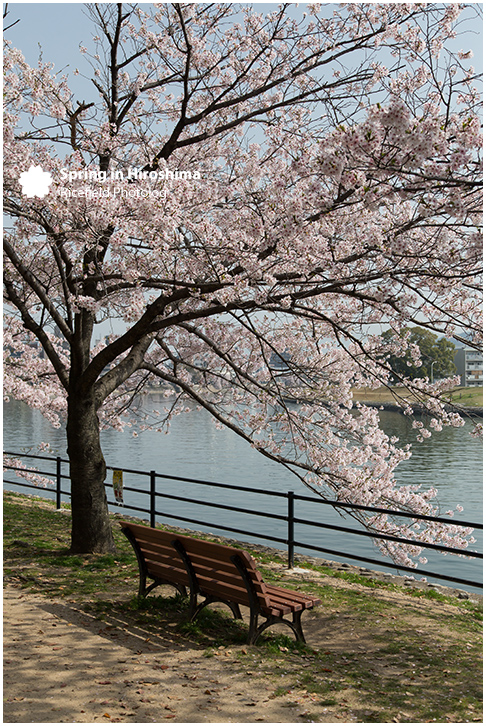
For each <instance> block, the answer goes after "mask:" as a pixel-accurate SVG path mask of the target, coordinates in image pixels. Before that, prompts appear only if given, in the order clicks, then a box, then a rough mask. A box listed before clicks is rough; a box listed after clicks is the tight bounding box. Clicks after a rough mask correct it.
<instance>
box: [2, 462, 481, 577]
mask: <svg viewBox="0 0 486 726" xmlns="http://www.w3.org/2000/svg"><path fill="white" fill-rule="evenodd" d="M5 456H10V457H16V458H19V459H20V458H29V459H37V460H41V461H49V462H55V472H53V471H44V470H42V469H36V470H35V472H34V471H33V470H32V469H28V468H27V467H25V468H23V467H21V466H12V465H5V466H4V470H5V471H9V470H10V471H12V470H13V471H16V472H18V473H19V474H20V475H22V472H25V473H26V474H27V476H28V474H29V473H30V474H35V475H42V476H45V477H48V478H51V481H52V484H53V489H49V491H54V493H55V498H56V507H57V508H58V509H60V508H61V501H62V497H63V496H64V497H67V498H69V496H70V492H69V491H67V490H65V489H63V485H62V483H63V480H69V476H68V475H66V474H63V473H62V465H63V464H68V463H69V462H68V461H67V460H66V459H62V458H61V457H59V456H58V457H49V456H40V455H33V454H18V453H13V452H5ZM107 469H108V470H111V471H116V470H117V467H110V466H109V467H107ZM119 470H120V469H119ZM120 471H123V473H124V474H129V475H136V476H142V477H144V478H148V481H149V487H148V488H147V487H144V488H137V487H133V486H124V487H123V492H124V493H134V494H136V495H138V496H140V495H142V496H146V497H147V498H148V507H142V506H139V503H138V500H137V503H128V502H126V503H124V504H120V503H119V502H117V501H111V500H110V499H109V505H110V506H112V507H113V506H115V507H117V506H122V507H123V508H124V510H125V511H129V510H130V511H133V512H142V513H145V514H148V515H149V520H150V526H151V527H155V524H156V521H157V518H165V519H167V518H169V519H171V520H174V521H177V522H184V523H186V524H193V525H198V526H203V527H209V528H214V529H219V530H222V531H224V532H231V533H232V534H236V535H244V536H247V537H250V538H252V539H255V538H256V539H260V540H264V541H267V542H274V543H276V544H280V545H285V546H286V549H287V557H288V566H289V567H290V568H291V567H293V566H294V553H295V548H296V547H299V548H303V549H308V550H312V551H313V552H319V553H322V554H326V555H332V556H336V557H338V558H339V559H340V560H342V559H343V558H350V559H354V560H357V561H359V562H366V563H367V564H371V565H378V566H379V567H385V568H390V569H394V570H400V571H405V572H411V573H413V574H414V575H423V576H425V577H433V578H437V579H440V580H446V581H449V582H455V583H458V584H461V585H468V586H472V587H477V588H482V583H481V582H477V581H474V580H470V579H466V578H461V577H454V576H452V575H447V574H443V573H438V572H430V571H428V570H423V569H421V568H415V567H408V566H405V565H397V564H395V563H387V562H385V561H383V560H378V559H374V558H371V557H365V556H362V555H357V554H353V553H349V552H343V551H342V550H335V549H330V548H328V547H322V546H320V545H316V544H311V543H309V542H303V541H300V540H298V539H296V538H295V525H296V524H297V525H302V526H309V527H315V528H317V529H319V530H333V531H337V532H342V533H345V534H350V535H351V534H352V535H358V536H362V537H371V538H372V539H375V540H377V539H381V540H383V541H390V542H399V543H403V544H409V545H416V546H418V547H421V548H425V549H430V550H437V551H439V552H442V553H451V554H456V555H462V556H466V557H468V558H477V559H482V557H483V555H482V553H479V552H475V551H469V550H467V551H465V550H463V549H458V548H455V547H446V546H443V545H437V544H434V543H428V542H420V541H415V540H411V539H407V538H404V537H398V536H394V535H387V534H376V533H371V532H369V531H367V530H360V529H357V528H351V527H344V526H341V525H336V524H332V523H329V522H322V521H315V520H310V519H307V518H306V519H303V518H300V517H297V516H295V509H296V505H297V506H298V503H299V502H306V503H310V504H312V506H315V505H318V506H326V505H327V506H328V507H329V506H331V507H332V508H334V509H335V510H337V511H343V512H347V513H349V512H353V511H363V512H370V513H376V514H392V515H395V516H398V517H402V518H404V519H411V520H424V521H429V522H439V523H444V524H449V525H450V524H457V525H458V526H461V527H472V528H473V529H476V530H482V529H483V525H482V524H480V523H478V522H465V521H457V522H453V521H451V519H449V518H446V517H432V516H427V515H420V514H411V513H409V512H402V511H397V510H390V509H384V508H382V507H369V506H365V505H358V504H347V503H344V502H337V501H330V500H326V499H322V498H318V497H309V496H304V495H300V494H295V492H292V491H289V492H287V493H284V492H271V491H263V490H261V489H256V488H254V487H244V486H239V485H236V484H222V483H220V482H213V481H206V480H203V479H190V478H186V477H180V476H173V475H169V474H159V473H157V472H155V471H140V470H136V469H121V470H120ZM157 480H161V481H171V482H177V483H180V484H189V485H197V486H202V487H213V488H216V489H219V490H221V491H225V490H228V491H238V492H244V493H245V494H257V495H262V496H267V497H272V499H273V502H275V503H276V502H277V501H280V502H281V506H280V509H281V510H282V513H280V514H278V513H275V511H273V510H274V509H275V505H274V504H273V503H272V506H271V507H270V509H271V511H268V510H267V511H259V510H256V509H248V508H246V507H241V506H235V505H230V504H224V503H220V502H215V501H208V500H207V499H206V500H198V499H195V498H194V495H193V493H192V491H191V496H190V497H188V496H183V495H182V494H174V493H169V492H167V491H157ZM4 484H10V485H14V486H19V487H23V488H28V489H35V490H36V491H37V492H39V486H38V485H36V484H29V483H24V482H19V481H10V480H8V479H5V478H4ZM105 486H107V487H108V488H109V490H111V488H112V487H111V484H108V483H105ZM158 500H166V501H173V502H177V503H178V504H181V505H190V507H191V508H192V507H194V506H196V507H207V508H210V509H213V510H222V511H227V512H234V513H237V514H245V515H246V514H248V515H254V516H258V517H264V518H266V519H271V520H277V521H281V522H282V523H284V526H285V525H286V537H279V536H275V535H274V534H272V535H271V534H268V533H260V532H257V531H255V530H254V529H252V530H247V529H241V528H239V527H232V526H229V525H228V524H221V522H218V523H211V522H208V521H207V519H204V520H201V519H195V518H194V517H192V516H188V515H187V514H184V511H183V510H184V506H182V507H180V508H179V509H178V510H177V513H174V512H169V511H165V512H161V511H159V510H158ZM282 505H283V506H282Z"/></svg>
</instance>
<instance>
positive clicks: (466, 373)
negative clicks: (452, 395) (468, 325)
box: [454, 348, 483, 386]
mask: <svg viewBox="0 0 486 726" xmlns="http://www.w3.org/2000/svg"><path fill="white" fill-rule="evenodd" d="M454 363H455V366H456V370H457V373H458V375H460V376H461V386H482V385H483V354H482V353H481V351H479V350H473V348H459V350H456V354H455V356H454Z"/></svg>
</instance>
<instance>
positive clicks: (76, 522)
mask: <svg viewBox="0 0 486 726" xmlns="http://www.w3.org/2000/svg"><path fill="white" fill-rule="evenodd" d="M66 433H67V442H68V456H69V468H70V477H71V513H72V530H71V552H73V553H107V552H115V551H116V547H115V542H114V539H113V534H112V531H111V526H110V521H109V516H108V501H107V498H106V492H105V485H104V482H105V475H106V464H105V459H104V457H103V452H102V450H101V444H100V425H99V419H98V416H97V413H96V406H95V403H94V397H89V396H76V395H70V396H69V397H68V420H67V427H66Z"/></svg>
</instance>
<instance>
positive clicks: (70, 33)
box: [6, 3, 483, 71]
mask: <svg viewBox="0 0 486 726" xmlns="http://www.w3.org/2000/svg"><path fill="white" fill-rule="evenodd" d="M247 4H251V5H253V6H254V7H255V9H256V10H257V11H258V12H269V11H271V10H274V9H275V8H276V7H277V3H247ZM329 4H330V3H328V5H329ZM481 4H482V3H481ZM305 5H306V4H304V3H302V4H300V6H299V8H298V9H296V10H293V13H297V14H298V13H299V12H304V11H305ZM142 6H143V3H142ZM8 9H9V16H8V20H9V22H14V21H15V20H17V19H19V21H20V22H19V23H17V25H15V27H13V28H11V29H10V30H9V31H8V32H7V34H6V36H7V38H9V39H10V40H12V42H13V44H14V45H15V46H16V47H17V48H19V49H20V50H21V51H22V52H23V54H24V56H25V58H26V60H27V62H28V63H30V64H32V65H34V64H36V63H37V60H38V57H39V44H40V45H41V46H42V50H43V53H44V60H45V61H52V62H54V63H55V68H56V70H60V69H61V68H64V67H66V66H69V68H70V69H71V70H72V69H73V68H75V67H76V66H80V67H81V66H82V65H83V59H82V56H81V54H80V53H79V51H78V46H79V44H84V45H86V46H87V47H88V48H89V46H90V41H91V37H92V34H93V24H92V22H91V20H90V19H89V18H88V17H87V15H86V11H85V8H84V3H9V4H8ZM473 27H474V30H473V29H472V28H471V32H468V33H467V34H466V35H465V36H461V37H458V38H457V40H456V41H455V46H456V49H457V50H459V49H462V50H468V49H472V50H473V52H474V60H473V61H472V64H473V65H474V66H475V68H476V70H478V71H479V70H480V68H481V67H482V51H483V33H482V27H481V26H479V27H478V25H477V22H476V23H475V25H474V26H473ZM80 69H81V68H80Z"/></svg>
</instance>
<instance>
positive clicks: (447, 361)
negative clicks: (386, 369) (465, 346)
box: [383, 325, 456, 381]
mask: <svg viewBox="0 0 486 726" xmlns="http://www.w3.org/2000/svg"><path fill="white" fill-rule="evenodd" d="M401 336H402V337H403V336H407V337H408V344H409V350H408V351H407V353H406V355H405V356H404V357H399V356H396V355H391V356H390V357H389V359H388V363H389V366H390V368H391V369H392V371H393V372H394V374H395V376H396V380H397V381H400V380H402V379H403V378H429V379H430V380H431V381H433V380H434V378H450V377H451V376H454V375H455V374H456V366H455V365H454V354H455V352H456V347H455V345H454V343H452V341H450V340H447V339H446V338H439V337H438V336H437V335H435V334H434V333H432V331H430V330H425V329H424V328H421V327H419V326H418V325H417V326H415V327H414V328H406V329H405V330H403V331H402V332H401ZM383 338H384V339H385V340H393V338H394V333H393V331H392V330H386V331H385V332H384V333H383ZM411 346H417V348H416V349H415V350H414V351H413V355H412V350H411ZM432 366H433V367H432Z"/></svg>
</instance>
